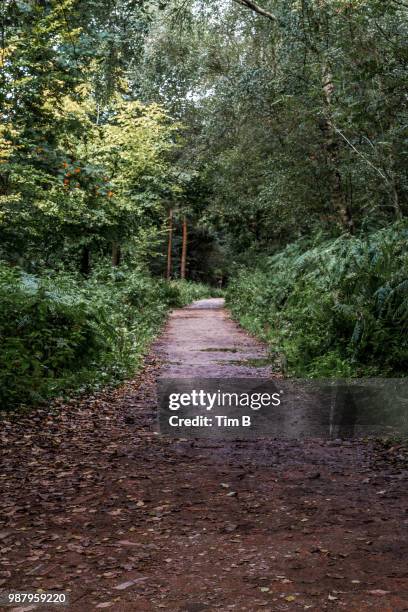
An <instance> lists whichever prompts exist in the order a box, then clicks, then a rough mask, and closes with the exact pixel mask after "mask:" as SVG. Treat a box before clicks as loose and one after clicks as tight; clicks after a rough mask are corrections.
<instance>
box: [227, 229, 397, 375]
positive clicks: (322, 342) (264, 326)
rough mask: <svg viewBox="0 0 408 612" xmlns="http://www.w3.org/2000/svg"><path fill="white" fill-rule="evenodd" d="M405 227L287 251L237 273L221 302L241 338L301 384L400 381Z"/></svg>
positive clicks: (300, 245)
mask: <svg viewBox="0 0 408 612" xmlns="http://www.w3.org/2000/svg"><path fill="white" fill-rule="evenodd" d="M407 240H408V225H407V224H406V223H402V222H401V223H397V224H394V225H393V226H390V227H388V228H386V229H382V230H381V231H377V232H375V233H372V234H369V235H366V236H362V237H350V236H343V237H340V238H337V239H333V240H328V241H324V242H321V243H320V244H317V245H314V246H311V245H310V243H309V244H308V243H307V242H305V241H299V242H297V243H293V244H291V245H289V246H288V247H287V248H286V249H284V250H283V251H281V252H279V253H277V254H276V255H274V256H272V257H266V258H264V259H263V260H262V261H261V262H260V263H259V265H258V266H257V267H256V269H248V268H246V269H241V270H240V271H239V272H238V274H237V275H236V276H235V278H234V279H233V280H232V281H231V283H230V285H229V288H228V293H227V300H228V303H229V306H230V308H231V310H232V313H233V315H234V317H235V318H236V319H238V320H239V322H240V323H241V324H242V325H243V326H244V327H246V328H247V329H248V330H249V331H251V332H252V333H254V334H256V335H257V336H259V337H260V338H262V339H264V340H266V341H267V342H268V344H269V345H270V347H271V351H273V352H274V353H279V354H280V356H281V363H282V364H283V369H284V371H286V372H287V373H289V374H293V375H297V376H306V377H326V376H334V377H350V376H351V377H355V376H400V375H404V374H406V372H407V368H408V336H407V324H408V250H407Z"/></svg>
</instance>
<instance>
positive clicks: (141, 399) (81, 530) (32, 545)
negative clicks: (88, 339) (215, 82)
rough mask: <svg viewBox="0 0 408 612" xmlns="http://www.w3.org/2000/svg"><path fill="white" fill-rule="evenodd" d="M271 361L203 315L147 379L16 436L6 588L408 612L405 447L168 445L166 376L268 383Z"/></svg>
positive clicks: (220, 316)
mask: <svg viewBox="0 0 408 612" xmlns="http://www.w3.org/2000/svg"><path fill="white" fill-rule="evenodd" d="M208 349H217V350H215V351H214V350H208ZM218 349H221V350H218ZM226 349H234V352H233V351H231V350H226ZM235 351H236V352H235ZM264 355H265V348H264V347H263V346H262V345H260V344H259V343H258V342H256V341H255V340H253V339H252V338H250V337H249V336H248V335H247V334H246V333H245V332H243V331H242V330H239V329H238V328H237V326H236V325H235V323H233V322H232V321H230V320H229V318H228V316H227V313H226V311H225V310H223V309H222V303H221V302H219V301H213V300H211V301H209V302H208V301H207V302H205V303H202V302H201V303H197V304H195V305H194V306H193V307H190V308H187V309H184V310H182V311H176V312H174V313H173V315H172V316H171V318H170V320H169V323H168V325H167V328H166V330H165V332H164V334H163V336H162V338H161V339H160V340H159V341H158V342H157V343H156V346H155V347H154V348H153V350H152V354H151V355H150V357H149V358H148V359H147V364H146V367H145V369H144V371H143V373H142V375H141V376H140V377H139V378H138V379H137V380H135V381H133V382H131V383H128V384H127V385H125V386H123V387H122V388H121V389H119V390H116V391H115V392H110V393H108V392H107V393H104V394H99V395H98V396H95V397H90V398H87V399H84V400H81V401H72V402H70V403H69V404H67V405H64V406H60V407H59V408H58V410H55V411H54V412H51V413H50V412H49V411H45V410H37V411H36V412H35V413H34V414H31V415H30V416H28V417H25V418H22V419H19V420H18V421H17V422H14V421H12V420H9V421H8V422H7V421H5V422H3V424H2V430H1V442H2V446H1V450H0V455H1V462H2V471H1V474H0V486H1V489H2V495H1V498H0V509H1V523H0V552H1V558H0V588H3V589H5V588H13V589H15V590H28V589H38V588H42V589H43V590H45V591H46V590H50V589H54V590H59V591H65V592H67V593H68V594H69V598H70V604H69V606H68V607H64V610H73V611H75V612H77V611H78V612H79V611H81V612H88V611H89V610H99V609H108V610H113V611H116V610H118V611H121V610H126V611H127V610H136V611H143V612H149V611H156V610H169V611H171V612H178V611H186V612H201V611H206V610H208V611H212V610H221V611H228V610H233V611H237V612H241V611H242V612H244V611H247V612H254V611H257V610H268V611H269V612H275V611H279V610H306V609H311V610H316V611H319V612H320V611H321V610H326V609H327V610H333V609H334V610H336V609H338V610H348V611H356V612H360V611H365V610H375V611H381V612H384V611H390V612H394V611H400V610H401V611H402V610H408V565H407V558H408V544H407V538H406V536H407V533H406V532H407V524H408V513H407V510H408V488H407V486H406V475H407V462H406V458H405V456H404V454H403V450H401V449H400V448H399V447H398V446H394V448H391V449H389V451H387V452H386V451H384V450H383V449H382V448H380V447H378V448H377V447H375V446H374V445H369V444H363V443H362V442H358V441H355V442H348V443H341V442H336V441H334V442H323V441H320V440H310V441H304V442H296V441H293V442H290V441H278V440H259V441H255V442H254V441H252V442H231V443H222V442H212V441H211V442H210V441H196V442H194V441H183V440H169V439H164V438H162V437H160V436H159V435H157V434H156V432H155V428H156V425H155V415H156V410H155V409H156V406H155V388H156V380H157V377H158V376H159V375H168V374H169V373H170V374H171V375H177V376H185V375H188V376H192V375H195V374H199V375H200V376H202V375H203V372H206V373H207V375H217V376H218V375H222V376H238V375H239V376H242V375H245V376H247V375H255V376H259V375H260V374H261V375H265V374H267V373H268V370H267V369H266V368H265V366H262V367H261V368H259V369H258V368H254V367H253V364H252V366H250V365H248V363H244V364H243V363H242V362H246V361H248V359H252V360H257V359H262V358H263V357H264ZM231 361H238V362H239V363H231ZM228 362H229V363H228ZM29 609H45V608H41V607H37V608H30V607H28V606H22V607H21V608H20V612H21V610H29ZM53 609H55V607H54V608H53Z"/></svg>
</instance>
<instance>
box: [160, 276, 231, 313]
mask: <svg viewBox="0 0 408 612" xmlns="http://www.w3.org/2000/svg"><path fill="white" fill-rule="evenodd" d="M170 287H171V289H172V290H173V291H175V292H177V294H178V298H177V300H176V301H175V303H174V305H175V306H180V307H181V306H187V305H188V304H191V303H192V302H194V301H195V300H203V299H205V298H210V297H222V295H223V292H222V291H221V290H220V289H215V288H214V287H209V286H208V285H205V284H204V283H193V282H191V281H185V280H177V281H171V283H170Z"/></svg>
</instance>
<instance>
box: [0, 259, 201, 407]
mask: <svg viewBox="0 0 408 612" xmlns="http://www.w3.org/2000/svg"><path fill="white" fill-rule="evenodd" d="M204 295H205V296H208V295H209V289H208V288H207V287H205V286H204V285H199V286H197V287H196V286H195V285H194V284H193V283H187V282H177V283H168V282H165V281H163V280H155V279H153V278H151V277H150V276H149V275H148V274H147V273H146V272H144V271H142V270H135V271H127V270H122V269H120V270H112V268H101V269H99V270H98V271H97V272H96V273H95V274H94V275H93V277H92V278H90V279H89V280H83V279H79V278H76V277H74V276H72V275H68V274H65V275H64V274H62V273H59V274H58V276H56V275H54V274H53V275H43V276H42V277H41V278H40V277H36V276H33V275H27V274H24V273H23V272H22V271H21V270H19V269H17V268H14V269H11V268H10V267H8V266H6V265H0V300H1V304H2V308H1V310H0V405H1V407H2V408H3V409H8V408H13V407H16V406H18V405H20V404H22V403H25V404H31V403H35V402H40V401H44V400H47V399H48V398H51V397H54V396H56V395H58V394H66V393H72V392H73V391H85V390H87V389H91V388H95V387H96V388H97V387H98V386H101V385H105V384H107V383H114V382H116V381H119V380H122V379H123V378H124V377H126V376H129V375H131V374H132V373H134V371H135V370H136V368H137V367H138V366H139V365H140V363H141V360H142V357H143V354H144V353H145V352H146V349H147V347H148V345H149V343H150V341H151V340H152V339H153V337H154V336H155V334H156V333H157V332H158V330H159V329H160V326H161V325H162V323H163V321H164V319H165V316H166V313H167V311H168V309H169V308H173V307H177V306H183V305H185V304H186V303H189V302H190V301H192V300H193V299H198V298H199V297H202V296H204Z"/></svg>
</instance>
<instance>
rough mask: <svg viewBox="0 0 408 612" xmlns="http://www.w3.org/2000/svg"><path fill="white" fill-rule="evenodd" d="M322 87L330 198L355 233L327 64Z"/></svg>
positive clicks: (331, 76)
mask: <svg viewBox="0 0 408 612" xmlns="http://www.w3.org/2000/svg"><path fill="white" fill-rule="evenodd" d="M322 87H323V93H324V100H325V118H324V120H323V123H322V132H323V136H324V147H325V151H326V158H327V163H328V166H329V171H330V183H331V184H330V200H331V204H332V209H333V211H334V213H335V214H336V215H337V218H338V219H339V222H340V225H341V226H342V227H343V229H345V230H347V231H348V232H349V233H350V234H353V233H354V222H353V217H352V214H351V210H350V207H349V206H348V204H347V200H346V194H345V192H344V189H343V186H342V177H341V173H340V169H339V157H340V144H339V141H338V137H337V134H336V132H335V130H334V128H333V122H332V110H331V101H332V95H333V91H334V85H333V75H332V73H331V70H330V68H329V66H328V65H327V64H325V65H324V66H323V70H322Z"/></svg>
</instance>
